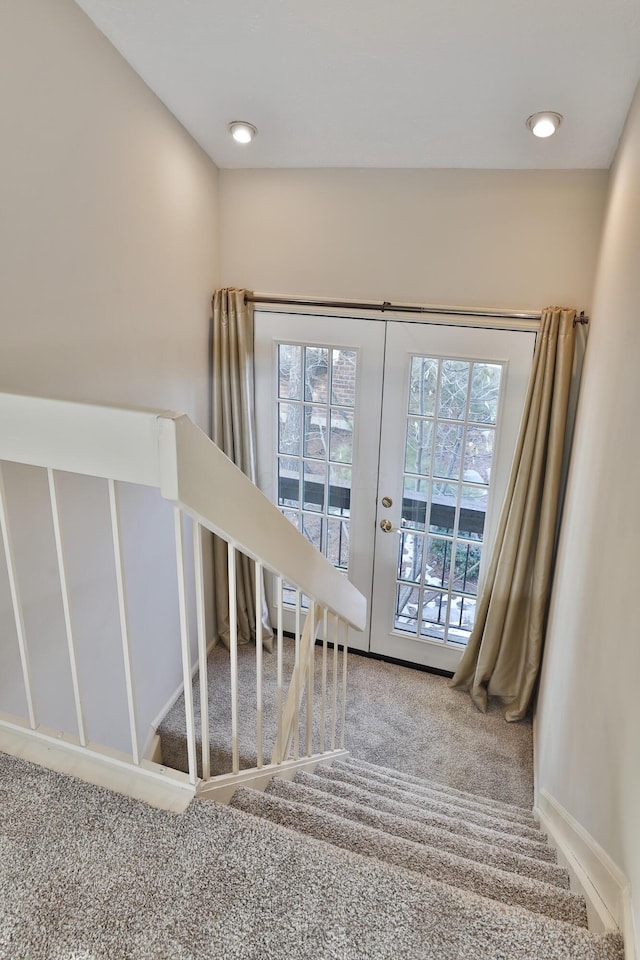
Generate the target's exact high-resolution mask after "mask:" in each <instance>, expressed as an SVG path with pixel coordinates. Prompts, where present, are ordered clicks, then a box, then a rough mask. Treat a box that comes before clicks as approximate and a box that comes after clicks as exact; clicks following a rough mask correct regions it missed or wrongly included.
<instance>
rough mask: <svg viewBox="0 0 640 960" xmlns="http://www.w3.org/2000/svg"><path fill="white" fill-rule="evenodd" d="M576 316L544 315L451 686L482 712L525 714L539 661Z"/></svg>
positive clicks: (572, 312)
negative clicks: (495, 707) (491, 539)
mask: <svg viewBox="0 0 640 960" xmlns="http://www.w3.org/2000/svg"><path fill="white" fill-rule="evenodd" d="M574 317H575V310H563V309H559V308H549V309H547V310H545V311H544V312H543V315H542V318H541V322H540V331H539V333H538V337H537V341H536V348H535V353H534V359H533V369H532V371H531V380H530V383H529V389H528V393H527V399H526V402H525V408H524V413H523V419H522V424H521V427H520V435H519V437H518V443H517V447H516V452H515V456H514V461H513V467H512V469H511V476H510V478H509V485H508V489H507V494H506V497H505V502H504V505H503V508H502V514H501V516H500V522H499V525H498V532H497V535H496V541H495V546H494V548H493V552H492V555H491V559H490V562H489V569H488V572H487V577H486V581H485V585H484V589H483V592H482V595H481V597H480V600H479V603H478V607H477V611H476V621H475V625H474V628H473V631H472V633H471V637H470V638H469V643H468V644H467V649H466V650H465V653H464V656H463V657H462V660H461V662H460V665H459V667H458V669H457V671H456V674H455V676H454V678H453V680H452V681H451V684H452V686H454V687H462V688H463V689H466V690H469V691H470V693H471V697H472V699H473V701H474V703H475V704H476V706H477V707H478V708H479V709H480V710H482V711H485V710H486V709H487V699H488V697H489V696H493V697H496V699H498V700H499V701H500V702H501V703H502V704H503V705H504V708H505V709H504V714H505V718H506V719H507V720H521V719H522V718H523V717H524V716H525V715H526V713H527V710H528V707H529V704H530V701H531V697H532V695H533V691H534V687H535V683H536V679H537V676H538V672H539V669H540V662H541V659H542V646H543V638H544V629H545V623H546V616H547V608H548V600H549V588H550V576H551V567H552V562H553V553H554V548H555V540H556V530H557V519H558V505H559V502H560V495H561V475H562V465H563V453H564V447H565V432H566V422H567V407H568V402H569V390H570V386H571V377H572V368H573V351H574V342H575V333H574V326H573V320H574Z"/></svg>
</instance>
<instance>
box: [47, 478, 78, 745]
mask: <svg viewBox="0 0 640 960" xmlns="http://www.w3.org/2000/svg"><path fill="white" fill-rule="evenodd" d="M47 478H48V480H49V497H50V499H51V516H52V518H53V533H54V537H55V542H56V554H57V557H58V574H59V576H60V592H61V594H62V610H63V613H64V625H65V630H66V634H67V649H68V651H69V664H70V667H71V683H72V686H73V699H74V703H75V709H76V723H77V724H78V737H79V739H80V743H81V744H82V746H83V747H86V745H87V734H86V729H85V722H84V710H83V707H82V696H81V694H80V680H79V676H78V655H77V651H76V643H75V637H74V632H73V618H72V615H71V603H70V601H69V587H68V582H67V570H66V565H65V559H64V544H63V539H62V524H61V518H60V506H59V503H58V493H57V490H56V480H55V477H54V474H53V470H52V469H51V467H48V468H47Z"/></svg>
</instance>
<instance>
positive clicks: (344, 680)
mask: <svg viewBox="0 0 640 960" xmlns="http://www.w3.org/2000/svg"><path fill="white" fill-rule="evenodd" d="M342 627H343V631H344V639H343V646H342V725H341V730H340V747H341V749H342V750H344V732H345V727H346V724H347V647H348V645H349V624H348V623H344V622H343V624H342Z"/></svg>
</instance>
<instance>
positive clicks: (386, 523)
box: [380, 520, 402, 533]
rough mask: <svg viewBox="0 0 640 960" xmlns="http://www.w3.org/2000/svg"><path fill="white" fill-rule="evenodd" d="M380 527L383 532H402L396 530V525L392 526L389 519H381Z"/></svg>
mask: <svg viewBox="0 0 640 960" xmlns="http://www.w3.org/2000/svg"><path fill="white" fill-rule="evenodd" d="M380 529H381V530H382V532H383V533H401V532H402V531H401V530H398V528H397V527H394V525H393V524H392V523H391V520H381V521H380Z"/></svg>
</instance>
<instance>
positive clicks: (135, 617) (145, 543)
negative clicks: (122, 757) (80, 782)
mask: <svg viewBox="0 0 640 960" xmlns="http://www.w3.org/2000/svg"><path fill="white" fill-rule="evenodd" d="M0 128H1V130H2V147H1V149H0V211H1V214H0V325H1V338H0V343H1V349H0V390H4V391H20V392H28V393H37V394H45V395H57V396H63V397H68V398H72V399H89V400H100V401H115V402H118V403H125V404H127V403H130V404H141V405H153V406H161V407H169V408H174V409H180V410H184V411H186V412H187V413H189V414H190V415H191V416H192V417H193V418H194V419H195V420H196V421H197V422H198V423H199V424H200V425H202V426H204V427H205V428H206V426H207V422H208V397H207V394H208V383H207V381H208V360H207V356H208V337H209V301H210V297H211V293H212V291H213V289H214V287H215V286H216V283H217V280H218V276H217V270H218V249H217V235H218V229H217V227H218V223H217V170H216V168H215V167H214V165H213V164H212V163H211V161H210V160H209V159H208V158H207V157H206V156H205V155H204V154H203V153H202V151H201V150H200V149H199V148H198V147H197V146H196V144H195V143H194V142H193V141H192V140H191V139H190V137H189V136H188V135H187V134H186V132H185V131H184V129H183V128H182V127H181V126H180V125H179V124H178V123H177V122H176V120H175V119H174V118H173V117H172V116H171V115H170V114H169V112H168V111H167V110H166V109H165V108H164V107H163V106H162V104H161V103H160V102H159V101H158V100H157V98H156V97H155V96H154V95H153V94H152V93H151V91H150V90H149V89H148V87H146V86H145V84H144V83H143V82H142V81H141V80H140V78H139V77H138V76H137V75H136V74H135V73H134V72H133V71H132V70H131V69H130V68H129V67H128V66H127V64H126V63H125V62H124V60H123V59H122V58H121V57H120V56H119V54H118V53H116V51H115V50H114V48H113V47H112V46H111V45H110V44H109V43H108V41H107V40H106V39H105V38H104V37H103V36H102V34H100V33H99V31H98V30H97V29H96V28H95V26H94V25H93V24H92V23H91V21H90V20H89V19H88V18H87V17H86V16H85V15H84V13H82V11H81V10H80V9H79V8H78V7H77V6H76V5H75V4H74V3H73V2H72V0H55V2H51V0H3V2H2V4H1V5H0ZM27 474H29V472H28V471H27V472H25V471H17V470H15V469H10V470H7V490H8V496H9V501H10V507H11V510H12V516H13V521H14V537H15V540H16V554H17V560H18V565H19V571H20V572H21V575H22V582H23V599H24V603H25V618H26V622H27V632H28V635H29V639H30V643H31V646H32V649H33V652H34V658H35V661H36V663H35V667H34V673H35V677H34V682H35V684H36V687H37V688H38V690H39V691H40V692H41V702H42V705H43V710H42V716H41V719H42V720H43V721H44V722H47V723H51V724H53V725H57V724H58V723H60V725H62V723H63V722H66V720H65V716H66V714H64V711H63V714H64V715H59V712H56V710H55V709H53V707H51V705H47V702H46V691H47V689H48V687H50V686H51V685H52V684H59V685H63V686H64V687H65V688H66V689H68V684H69V678H68V667H65V666H64V659H62V660H61V659H60V657H58V658H57V659H56V658H55V657H54V655H53V654H54V650H55V649H57V648H58V647H59V646H60V644H61V643H63V632H62V621H61V610H60V606H59V599H58V595H57V588H56V581H55V577H56V573H55V560H54V554H53V553H52V539H51V537H52V535H51V527H50V513H49V512H48V508H47V507H46V499H45V498H46V485H44V486H43V483H42V477H41V476H40V477H39V476H36V475H35V474H29V475H27ZM62 488H63V489H62V497H63V512H64V521H65V525H66V528H67V533H68V538H67V539H68V548H69V554H70V556H69V563H70V567H71V569H72V573H73V583H72V594H73V595H74V596H75V609H74V613H75V616H76V619H77V622H78V631H79V634H80V643H81V647H82V649H81V668H82V671H83V675H84V677H85V683H86V691H87V710H88V712H89V714H90V734H91V735H92V736H93V737H94V738H95V739H100V738H101V737H102V735H103V732H104V731H105V730H106V729H107V728H108V724H109V721H110V717H109V709H110V708H113V704H114V702H116V701H117V703H118V705H121V704H122V702H123V687H122V668H121V663H120V659H119V657H118V654H117V646H114V643H115V642H119V634H118V626H117V617H116V616H115V613H114V598H115V594H114V583H113V564H112V561H111V560H109V553H108V551H106V550H105V549H104V542H103V544H102V546H100V537H103V536H104V535H105V533H106V532H108V528H107V526H106V524H107V522H108V516H107V514H106V511H105V496H106V493H105V491H104V490H103V489H102V488H100V487H98V486H96V485H95V484H93V485H92V484H90V483H84V484H80V485H78V483H77V481H76V482H71V481H69V480H67V481H65V480H64V478H63V482H62ZM123 515H124V520H125V521H126V529H125V538H126V540H127V544H128V547H127V564H128V568H129V573H130V590H131V605H132V629H133V632H134V641H135V644H136V654H135V656H136V670H137V678H138V681H139V683H140V698H141V699H140V711H141V713H140V727H141V732H142V734H143V736H144V735H145V734H146V732H147V729H148V723H149V720H150V719H151V718H152V717H153V716H154V715H155V714H156V713H157V711H158V710H159V709H160V706H161V705H162V703H163V702H164V700H166V698H167V696H168V695H169V693H170V691H171V690H172V689H174V688H175V686H176V684H177V682H178V679H179V676H180V673H179V656H178V655H177V640H178V624H177V605H176V601H175V589H176V588H175V560H172V559H171V557H172V554H171V550H172V541H171V511H170V510H169V509H168V508H167V507H166V505H165V504H163V503H162V502H161V501H160V500H159V498H157V497H154V496H152V495H151V494H149V493H147V492H144V491H143V492H140V491H136V490H125V491H123ZM107 542H108V541H107ZM92 544H94V545H95V549H93V548H92ZM101 550H102V553H103V554H104V556H103V557H102V558H101V557H100V556H99V554H100V551H101ZM167 550H168V551H169V552H168V553H165V554H164V556H165V557H167V558H168V560H162V559H161V556H162V554H163V551H167ZM92 611H93V614H92V613H91V612H92ZM0 639H1V640H2V643H0V659H2V658H4V659H2V662H0V677H1V680H0V699H1V698H2V695H3V691H4V692H5V693H6V691H7V689H14V688H15V685H14V684H12V682H11V676H12V674H11V671H10V670H9V664H11V665H12V669H13V668H15V667H16V659H15V647H14V643H15V635H14V629H13V625H12V620H11V615H10V607H9V604H8V596H7V586H6V571H5V569H4V560H3V559H2V560H0ZM174 647H175V648H176V649H174ZM114 651H115V652H114ZM56 664H58V665H57V666H56ZM60 664H62V665H60ZM110 678H115V679H116V680H117V682H118V684H119V687H118V690H117V693H114V694H109V693H108V688H109V683H108V681H110ZM124 729H125V730H126V720H125V725H124ZM116 745H121V744H120V742H118V743H117V744H116ZM125 745H126V737H125Z"/></svg>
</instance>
